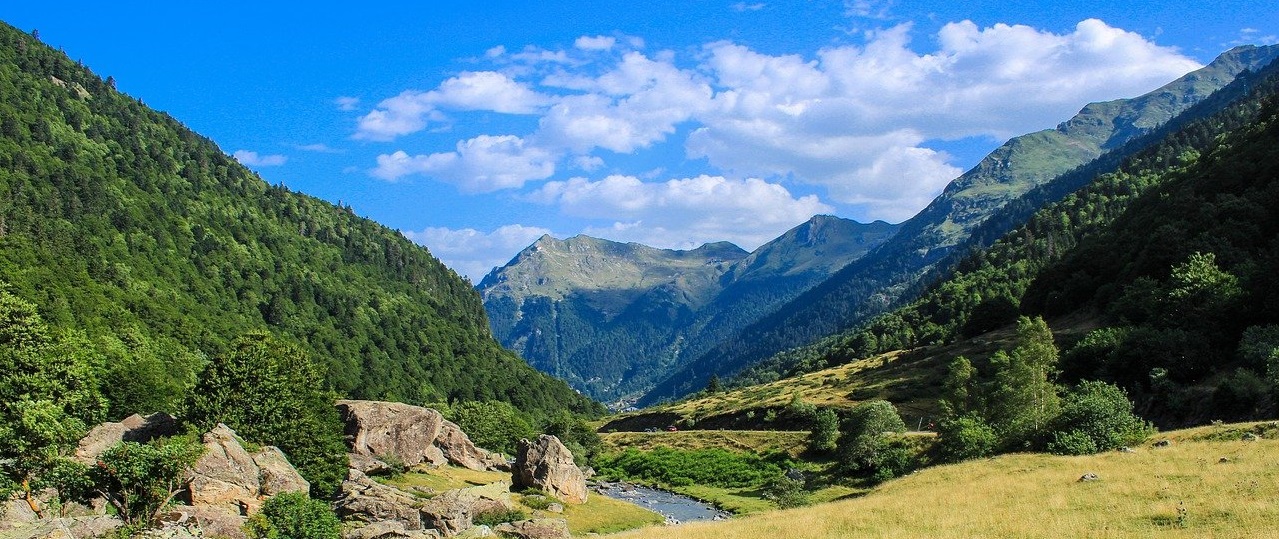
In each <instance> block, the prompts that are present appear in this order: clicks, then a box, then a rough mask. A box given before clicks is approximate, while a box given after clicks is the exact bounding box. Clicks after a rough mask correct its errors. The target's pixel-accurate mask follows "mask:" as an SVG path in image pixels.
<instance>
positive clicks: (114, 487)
mask: <svg viewBox="0 0 1279 539" xmlns="http://www.w3.org/2000/svg"><path fill="white" fill-rule="evenodd" d="M203 452H204V447H203V446H201V445H200V444H197V443H195V441H193V440H188V439H185V438H171V439H167V440H158V441H154V442H151V443H147V444H140V443H137V442H121V443H118V444H116V445H114V446H111V447H110V448H109V449H107V450H106V451H105V452H103V453H102V455H101V456H99V457H98V462H97V463H96V465H94V466H93V467H91V468H90V469H89V472H88V473H89V478H90V479H91V481H92V482H93V485H94V488H95V489H97V490H98V491H99V492H101V493H102V494H103V495H104V496H106V499H107V502H108V503H110V504H111V507H112V508H114V509H115V511H116V514H117V515H118V516H119V517H120V520H123V521H124V522H125V524H127V525H130V526H144V525H147V524H149V523H150V522H151V520H152V519H153V518H154V517H155V515H156V513H158V512H159V511H160V510H161V509H163V508H164V506H165V505H166V504H168V503H169V501H170V500H172V499H173V496H174V495H175V494H176V493H178V492H180V491H181V490H182V489H184V488H185V487H186V472H187V469H188V468H190V467H191V466H192V465H193V464H195V461H196V460H197V459H199V458H200V454H201V453H203Z"/></svg>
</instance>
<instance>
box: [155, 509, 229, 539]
mask: <svg viewBox="0 0 1279 539" xmlns="http://www.w3.org/2000/svg"><path fill="white" fill-rule="evenodd" d="M161 520H162V521H165V522H169V523H172V526H174V527H186V528H188V529H190V528H192V527H194V528H196V529H198V530H199V531H200V534H202V535H203V536H205V537H224V538H226V539H247V538H246V536H245V534H244V523H245V522H246V521H247V520H248V519H247V518H246V517H245V516H244V515H242V514H241V512H240V511H237V510H235V509H233V508H231V507H228V506H226V505H198V506H176V507H174V508H173V509H172V510H170V511H169V512H168V513H167V514H165V515H163V516H162V517H161ZM175 533H177V532H176V530H175Z"/></svg>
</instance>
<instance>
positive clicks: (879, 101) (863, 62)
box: [0, 0, 1279, 281]
mask: <svg viewBox="0 0 1279 539" xmlns="http://www.w3.org/2000/svg"><path fill="white" fill-rule="evenodd" d="M1262 4H1264V3H1256V2H1251V3H1243V2H1225V1H1212V0H1208V1H1194V2H1191V1H1162V2H1153V1H1144V0H1139V1H1129V2H1097V1H1088V0H1085V1H1079V2H1071V3H1061V2H1045V1H1022V2H1002V1H1001V2H994V1H985V0H974V1H968V2H954V1H945V2H942V1H927V2H906V1H898V2H885V1H879V0H841V1H836V0H778V1H767V0H760V1H755V2H751V1H746V2H739V1H736V0H727V1H696V0H691V1H690V0H685V1H682V2H658V1H636V0H631V1H627V2H621V1H615V0H598V1H591V2H580V1H577V2H569V1H563V0H550V1H543V2H537V3H529V2H511V1H489V2H453V3H439V2H402V3H399V2H390V3H377V2H370V3H362V4H350V3H342V4H327V3H311V4H307V5H305V6H301V5H296V4H292V3H290V4H288V5H279V4H271V3H266V2H262V3H256V2H254V3H247V2H245V3H241V2H204V3H194V2H165V3H154V4H152V3H139V2H93V3H80V2H58V3H53V2H40V3H37V2H10V3H6V4H4V5H0V19H3V20H4V21H5V22H7V23H9V24H12V25H14V26H17V27H19V28H21V29H23V30H27V31H30V30H32V29H38V30H39V31H40V36H41V39H42V40H43V41H44V42H46V43H49V44H51V45H53V46H55V47H61V48H62V49H64V50H65V51H66V52H67V53H68V54H69V55H70V56H71V57H72V58H76V59H80V60H83V61H84V63H85V64H87V65H88V66H89V67H91V68H92V69H94V70H95V71H96V72H98V73H99V74H101V75H102V76H107V75H111V76H113V77H115V80H116V82H117V87H118V88H119V89H120V90H121V91H124V92H127V93H129V94H131V95H133V96H135V97H138V98H140V99H142V100H143V101H144V102H146V103H147V104H148V105H150V106H152V107H154V108H156V109H159V110H163V111H166V112H168V113H170V114H171V115H173V116H174V117H176V118H177V119H179V120H180V121H182V122H184V123H185V124H186V125H188V126H190V127H191V128H193V129H195V130H196V131H198V132H200V133H202V134H204V135H206V136H208V137H210V138H212V139H213V140H214V141H215V142H217V143H218V144H219V145H220V146H221V147H222V149H223V150H224V151H226V152H227V153H228V154H233V155H235V156H236V157H237V158H238V159H239V160H240V161H241V162H243V163H245V164H246V165H248V166H250V167H251V168H253V169H254V170H256V171H258V173H259V174H261V175H262V177H263V178H265V179H266V180H268V181H270V182H272V183H281V182H283V183H284V184H286V185H288V186H289V187H290V188H292V189H295V190H299V191H303V192H306V193H309V194H312V195H315V196H318V197H321V198H324V199H327V200H330V201H334V202H337V201H341V202H342V203H344V204H348V205H351V206H353V207H354V209H355V211H356V212H357V213H359V214H360V215H364V216H367V217H370V218H373V219H376V220H377V221H380V222H382V223H384V224H386V225H388V226H391V227H393V228H396V229H399V230H401V231H403V232H404V233H405V234H406V235H407V236H409V237H410V238H412V239H413V240H414V241H417V242H419V243H421V244H424V245H426V246H427V247H429V248H430V249H431V250H432V252H434V253H435V254H436V255H437V256H439V257H440V258H441V259H443V260H444V261H445V262H446V263H448V264H450V265H451V266H452V267H454V268H455V269H456V270H457V271H458V272H459V273H462V274H465V275H468V276H470V277H471V278H472V279H473V280H476V281H478V280H479V279H480V278H481V277H482V276H483V275H484V273H486V272H487V271H488V270H489V269H490V268H491V267H493V266H495V265H501V264H503V263H505V262H506V261H507V260H509V259H510V257H511V256H513V255H514V254H515V253H516V252H518V251H519V250H520V249H521V248H523V247H524V246H526V245H528V244H529V243H531V242H532V241H533V240H535V239H536V238H537V237H538V236H540V235H541V234H544V233H550V234H552V235H555V236H557V237H567V236H571V235H574V234H579V233H586V234H590V235H594V236H600V237H605V238H609V239H613V240H618V241H639V242H643V243H647V244H650V245H656V246H659V247H671V248H690V247H694V246H696V245H699V244H701V243H703V242H707V241H718V240H729V241H733V242H735V243H738V244H739V245H741V246H742V247H745V248H747V249H753V248H755V247H756V246H758V245H759V244H761V243H763V242H764V241H767V240H768V239H771V238H772V237H775V236H776V235H778V234H780V233H781V232H783V231H785V230H786V229H788V228H790V227H792V226H794V225H796V224H798V223H800V222H802V221H804V220H806V219H807V218H808V217H810V216H811V215H813V214H815V213H830V214H835V215H839V216H842V217H848V218H853V219H858V220H862V221H868V220H874V219H884V220H888V221H892V222H897V221H901V220H903V219H905V218H908V217H910V216H911V215H913V214H914V213H915V212H917V211H918V210H919V209H921V208H922V207H923V206H924V205H925V204H926V203H927V202H928V201H929V200H930V199H931V198H932V197H933V196H935V195H936V194H937V193H938V192H939V191H940V189H941V188H942V187H943V186H944V185H945V184H946V182H948V181H949V180H950V179H952V178H954V177H955V176H957V175H958V174H959V173H961V172H962V171H963V170H966V169H967V168H969V167H971V166H972V165H974V164H975V163H976V162H977V160H979V159H980V158H981V156H983V155H984V154H985V153H986V152H988V151H990V150H991V149H993V148H994V147H995V146H997V145H998V144H999V143H1000V142H1002V141H1003V140H1005V139H1007V138H1009V137H1011V136H1015V135H1018V134H1021V133H1026V132H1030V131H1034V130H1038V129H1044V128H1050V127H1052V126H1054V125H1056V124H1057V123H1059V122H1061V121H1063V120H1065V119H1067V118H1069V117H1070V116H1071V115H1072V114H1073V113H1074V112H1076V111H1077V110H1078V109H1079V108H1080V107H1082V106H1083V105H1084V104H1086V103H1088V102H1090V101H1097V100H1105V99H1115V98H1121V97H1131V96H1135V95H1139V94H1141V93H1144V92H1146V91H1149V90H1151V89H1154V88H1156V87H1158V86H1160V85H1162V84H1163V83H1166V82H1168V81H1171V80H1172V79H1174V78H1176V77H1178V76H1180V75H1181V74H1184V73H1185V72H1187V71H1190V70H1192V69H1195V68H1196V67H1198V66H1199V65H1202V64H1204V63H1207V62H1209V61H1211V59H1212V58H1213V57H1215V56H1216V55H1217V54H1219V53H1220V52H1222V51H1224V50H1226V49H1228V48H1230V47H1232V46H1235V45H1238V44H1245V43H1248V44H1270V43H1275V42H1276V41H1279V37H1277V36H1279V9H1273V8H1272V9H1263V8H1260V7H1258V6H1260V5H1262Z"/></svg>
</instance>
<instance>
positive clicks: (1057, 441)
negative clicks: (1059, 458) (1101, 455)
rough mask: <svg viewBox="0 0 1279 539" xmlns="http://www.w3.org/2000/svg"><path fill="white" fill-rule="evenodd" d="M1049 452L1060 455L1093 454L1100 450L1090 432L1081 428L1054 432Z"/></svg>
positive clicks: (1049, 443)
mask: <svg viewBox="0 0 1279 539" xmlns="http://www.w3.org/2000/svg"><path fill="white" fill-rule="evenodd" d="M1048 452H1050V453H1055V454H1058V455H1091V454H1093V453H1096V452H1098V447H1097V443H1096V442H1095V441H1093V439H1092V437H1091V436H1089V435H1088V433H1086V432H1084V431H1080V430H1072V431H1068V432H1054V433H1053V434H1052V440H1050V441H1049V442H1048Z"/></svg>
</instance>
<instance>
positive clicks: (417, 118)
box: [354, 71, 547, 141]
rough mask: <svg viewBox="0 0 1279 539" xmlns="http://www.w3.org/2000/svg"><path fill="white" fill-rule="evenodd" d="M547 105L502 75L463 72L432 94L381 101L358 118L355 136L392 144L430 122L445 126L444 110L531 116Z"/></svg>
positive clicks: (412, 92)
mask: <svg viewBox="0 0 1279 539" xmlns="http://www.w3.org/2000/svg"><path fill="white" fill-rule="evenodd" d="M546 102H547V98H546V97H545V96H543V95H540V94H538V93H537V92H534V91H532V90H530V89H529V87H528V85H526V84H524V83H520V82H516V81H514V80H512V79H511V78H510V77H508V76H506V75H504V74H502V73H497V72H493V71H480V72H466V73H462V74H460V75H458V76H456V77H452V78H449V79H448V80H446V81H444V82H442V83H440V85H439V87H438V88H436V89H435V90H431V91H428V92H420V91H415V90H405V91H404V92H401V93H400V95H397V96H395V97H392V98H388V99H385V100H383V101H382V102H381V103H378V106H377V108H376V109H374V110H372V111H370V112H369V113H368V114H365V115H364V116H361V117H360V119H359V123H358V125H357V129H356V132H355V135H354V136H355V138H357V139H367V140H382V141H386V140H393V139H395V138H396V137H399V136H402V135H407V134H410V133H416V132H418V131H422V130H423V129H426V128H427V126H428V124H429V123H431V122H437V123H443V122H445V121H446V119H447V117H446V116H445V113H444V111H446V110H456V111H475V110H480V111H492V112H499V113H503V114H531V113H533V112H536V111H537V110H539V109H540V108H541V107H542V106H543V105H544V104H545V103H546Z"/></svg>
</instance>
